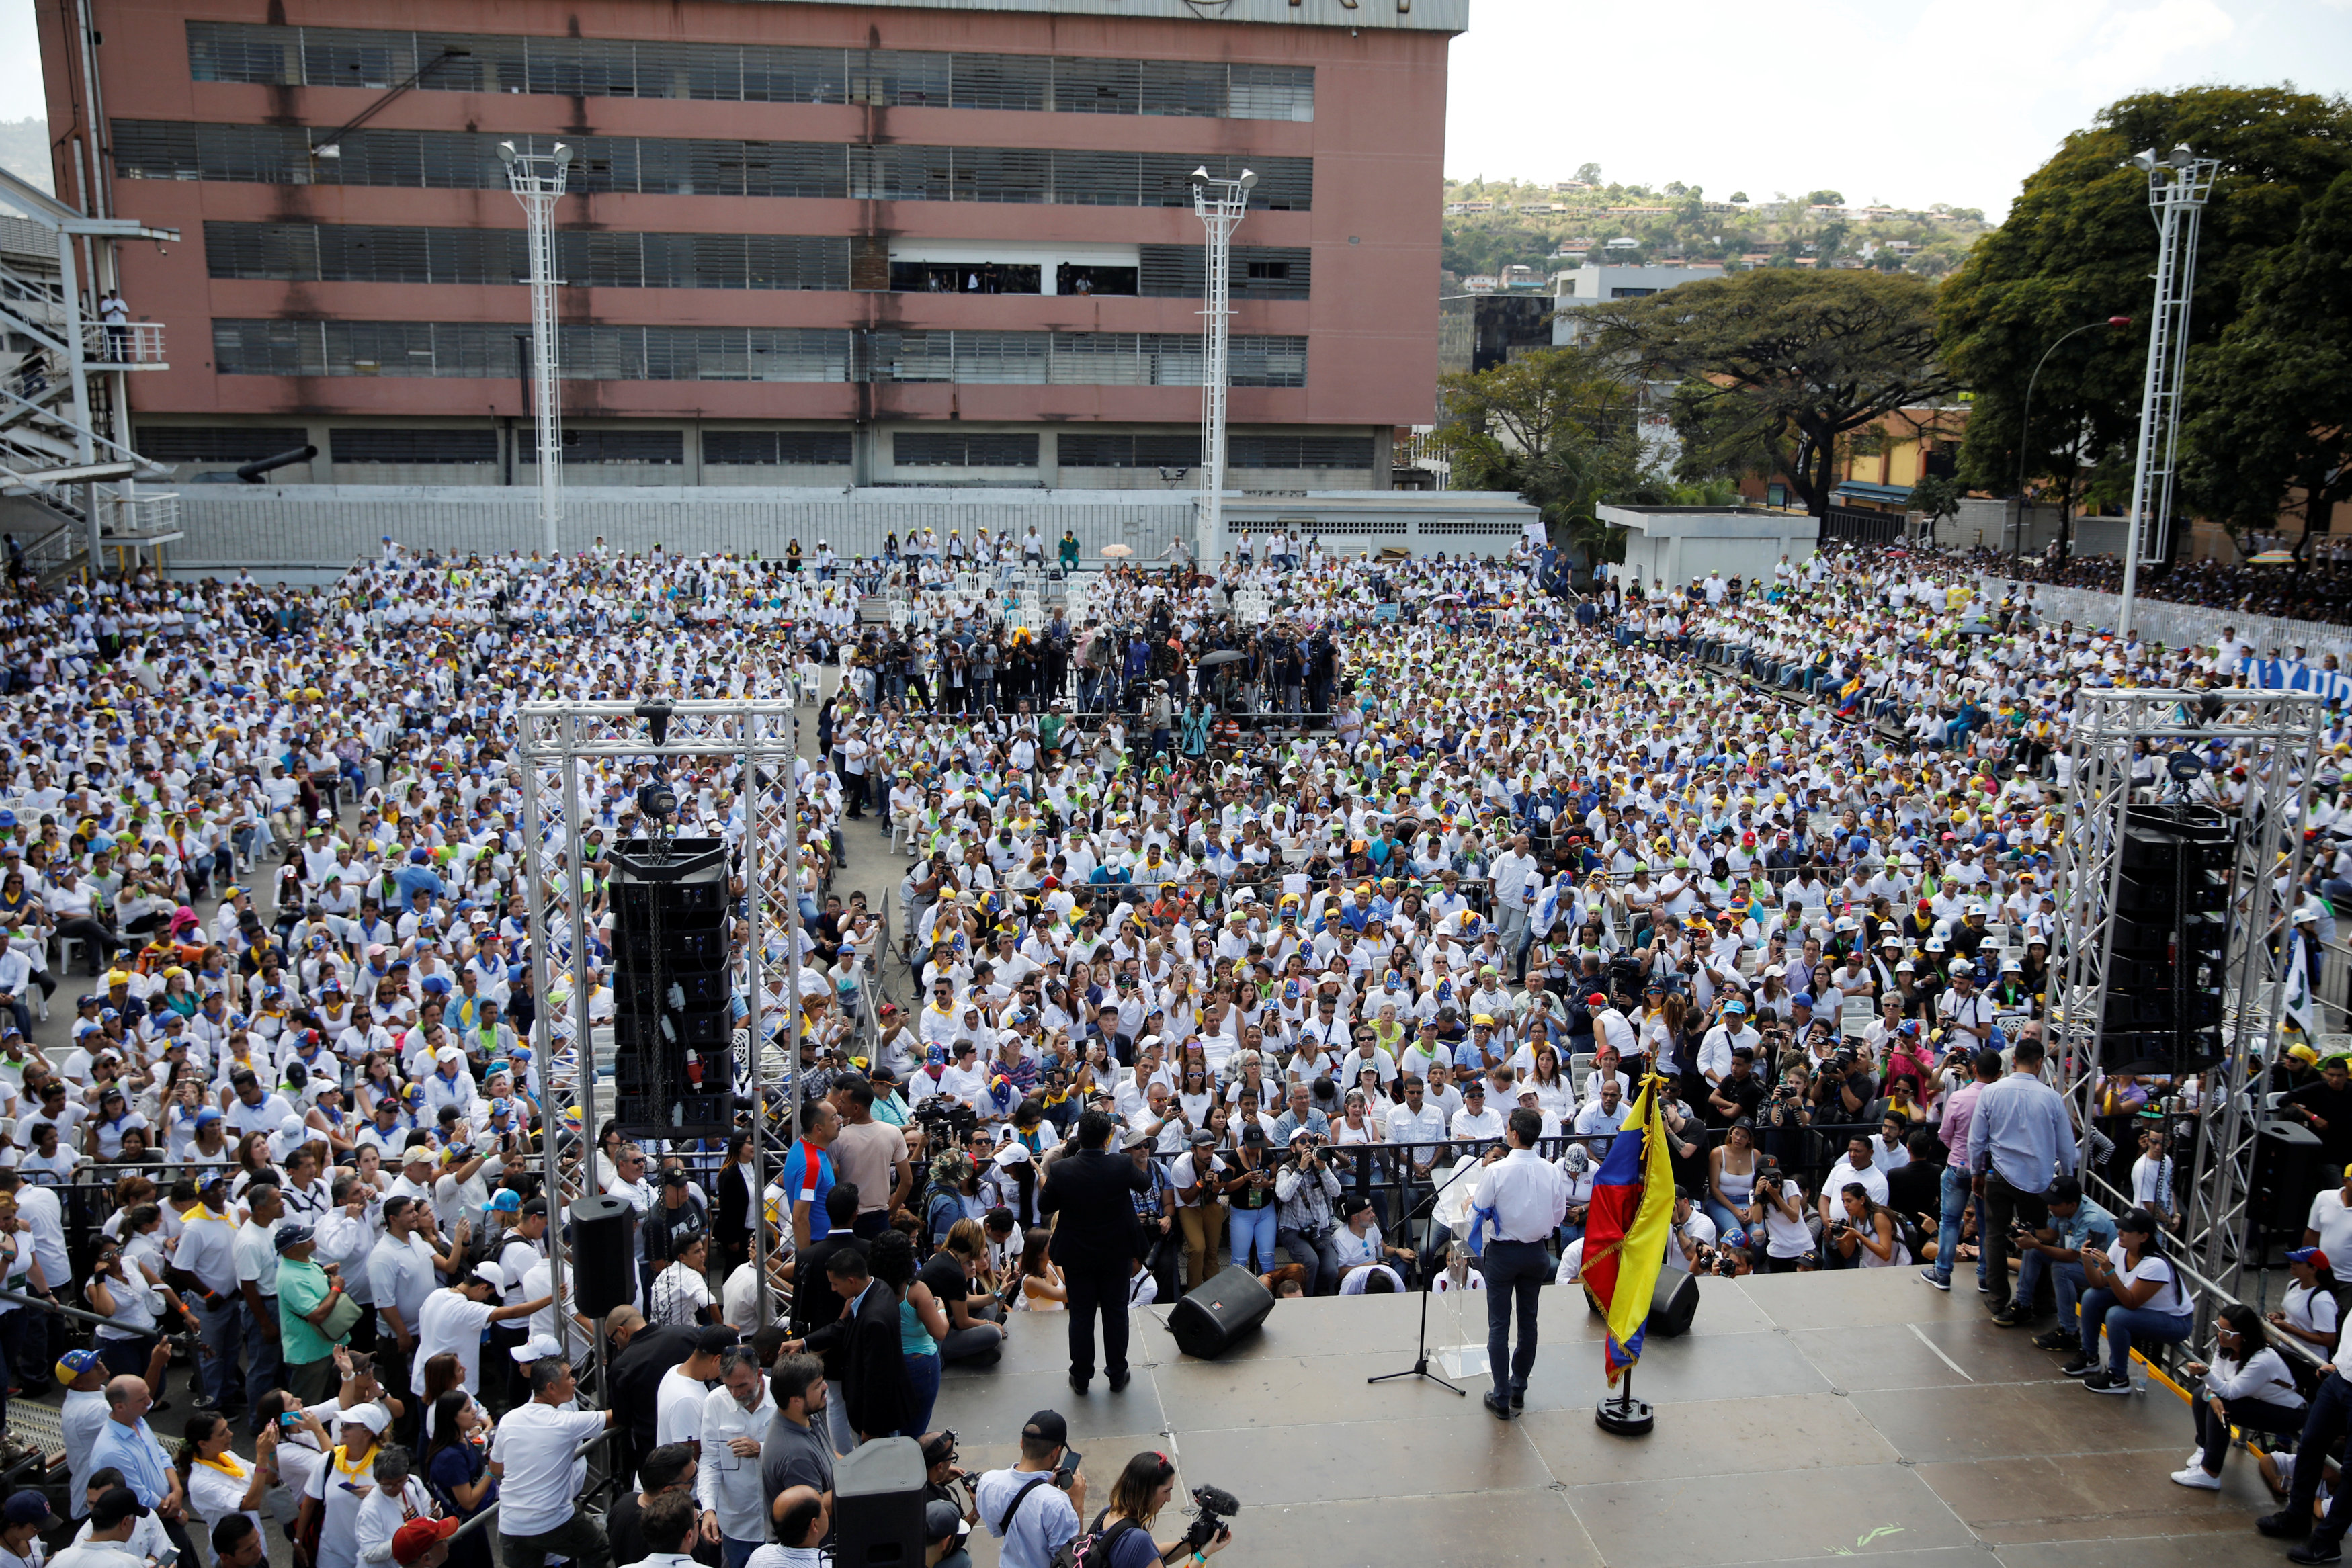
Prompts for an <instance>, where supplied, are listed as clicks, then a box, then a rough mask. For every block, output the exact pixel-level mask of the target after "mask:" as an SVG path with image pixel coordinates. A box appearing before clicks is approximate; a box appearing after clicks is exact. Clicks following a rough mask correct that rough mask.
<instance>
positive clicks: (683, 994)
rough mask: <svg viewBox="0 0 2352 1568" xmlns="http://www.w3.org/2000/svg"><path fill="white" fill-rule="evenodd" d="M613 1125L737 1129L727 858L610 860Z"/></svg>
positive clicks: (685, 847)
mask: <svg viewBox="0 0 2352 1568" xmlns="http://www.w3.org/2000/svg"><path fill="white" fill-rule="evenodd" d="M612 864H613V946H614V976H613V997H614V1009H613V1025H612V1027H613V1045H614V1061H613V1071H614V1108H613V1109H614V1123H615V1124H617V1125H618V1126H619V1127H620V1129H621V1131H622V1132H624V1133H625V1134H628V1135H630V1136H632V1137H645V1138H677V1137H686V1138H693V1137H719V1136H723V1135H724V1134H726V1133H728V1132H729V1131H730V1129H731V1128H732V1126H733V1124H734V1103H733V1101H732V1099H731V1098H730V1095H731V1092H732V1090H733V1087H734V1061H733V1055H732V1052H731V1051H730V1040H731V1039H732V1035H733V1030H734V1022H735V1019H734V1011H733V1007H732V1003H731V998H730V993H729V988H728V979H727V910H728V896H727V847H726V845H725V844H723V843H721V842H720V841H718V840H716V839H672V840H667V841H645V840H630V841H627V842H626V843H625V845H624V846H623V847H621V848H619V849H616V850H614V852H613V856H612Z"/></svg>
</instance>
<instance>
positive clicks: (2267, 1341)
mask: <svg viewBox="0 0 2352 1568" xmlns="http://www.w3.org/2000/svg"><path fill="white" fill-rule="evenodd" d="M2180 1370H2181V1371H2183V1372H2185V1373H2187V1374H2188V1375H2189V1376H2191V1377H2201V1378H2203V1379H2204V1380H2205V1386H2204V1387H2202V1388H2200V1389H2199V1390H2198V1391H2197V1396H2196V1397H2195V1398H2193V1399H2191V1400H2190V1401H2189V1415H2190V1416H2193V1417H2194V1418H2195V1421H2196V1426H2197V1446H2198V1448H2200V1450H2201V1452H2200V1455H2199V1457H2198V1459H2197V1462H2196V1463H2194V1464H2191V1465H2188V1466H2186V1467H2184V1468H2183V1469H2179V1470H2176V1471H2174V1472H2173V1476H2172V1479H2173V1481H2174V1483H2175V1484H2176V1485H2179V1486H2184V1487H2190V1488H2193V1489H2195V1490H2198V1491H2219V1490H2221V1462H2222V1461H2223V1460H2224V1459H2226V1458H2229V1457H2230V1437H2231V1432H2230V1429H2231V1427H2236V1428H2238V1429H2239V1430H2240V1431H2242V1432H2243V1433H2245V1434H2246V1435H2247V1436H2248V1437H2252V1436H2253V1435H2254V1434H2255V1433H2257V1432H2263V1433H2268V1434H2270V1435H2271V1436H2273V1437H2290V1436H2294V1435H2296V1434H2299V1433H2301V1432H2302V1430H2303V1415H2304V1397H2303V1395H2302V1393H2301V1391H2300V1390H2298V1389H2297V1388H2296V1387H2295V1383H2294V1374H2293V1373H2292V1372H2290V1371H2288V1370H2287V1364H2286V1361H2285V1359H2284V1357H2283V1356H2281V1355H2280V1354H2279V1353H2278V1352H2277V1351H2276V1350H2274V1349H2273V1348H2272V1346H2271V1338H2270V1331H2269V1329H2268V1328H2267V1327H2266V1326H2265V1325H2264V1324H2263V1314H2262V1313H2260V1312H2256V1311H2255V1310H2254V1309H2253V1308H2252V1307H2250V1306H2248V1305H2246V1304H2245V1303H2244V1302H2243V1301H2232V1302H2231V1303H2230V1304H2229V1305H2228V1306H2226V1307H2223V1308H2222V1309H2221V1313H2220V1315H2219V1316H2218V1317H2217V1318H2216V1319H2215V1321H2214V1323H2213V1360H2212V1362H2211V1363H2210V1364H2207V1363H2205V1362H2201V1361H2191V1362H2186V1363H2184V1364H2182V1365H2181V1368H2180Z"/></svg>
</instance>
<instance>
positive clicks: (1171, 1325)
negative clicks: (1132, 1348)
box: [1168, 1263, 1274, 1360]
mask: <svg viewBox="0 0 2352 1568" xmlns="http://www.w3.org/2000/svg"><path fill="white" fill-rule="evenodd" d="M1272 1311H1274V1292H1273V1291H1269V1290H1267V1289H1266V1288H1265V1281H1262V1280H1260V1279H1259V1278H1258V1277H1257V1276H1256V1275H1255V1274H1253V1273H1251V1272H1250V1271H1249V1270H1247V1269H1244V1268H1243V1267H1242V1266H1241V1265H1240V1264H1238V1263H1236V1264H1234V1265H1233V1266H1232V1267H1231V1268H1228V1269H1227V1270H1224V1272H1223V1273H1221V1274H1219V1275H1217V1276H1216V1277H1215V1278H1213V1279H1212V1280H1210V1281H1208V1282H1207V1283H1205V1284H1203V1285H1202V1286H1201V1287H1200V1288H1199V1289H1198V1290H1196V1291H1192V1293H1191V1294H1189V1295H1187V1296H1185V1297H1184V1299H1183V1300H1181V1301H1178V1302H1177V1303H1176V1304H1175V1305H1174V1306H1173V1307H1171V1308H1170V1309H1169V1310H1168V1332H1169V1333H1170V1334H1171V1335H1172V1336H1173V1337H1174V1339H1175V1341H1176V1348H1177V1349H1179V1350H1181V1351H1182V1352H1183V1353H1184V1354H1186V1355H1197V1356H1200V1357H1202V1359H1204V1360H1213V1359H1214V1358H1215V1357H1217V1356H1220V1355H1223V1354H1225V1352H1226V1351H1228V1350H1231V1349H1232V1348H1233V1347H1234V1343H1236V1342H1237V1341H1239V1340H1241V1339H1243V1338H1244V1337H1246V1336H1247V1335H1248V1334H1250V1333H1253V1332H1255V1329H1256V1328H1257V1326H1258V1325H1259V1324H1260V1323H1262V1322H1265V1315H1266V1313H1268V1312H1272Z"/></svg>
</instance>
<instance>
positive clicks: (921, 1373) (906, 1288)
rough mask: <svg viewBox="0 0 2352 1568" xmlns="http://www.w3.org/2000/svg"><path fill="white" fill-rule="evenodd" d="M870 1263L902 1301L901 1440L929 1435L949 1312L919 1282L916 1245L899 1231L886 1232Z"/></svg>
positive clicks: (937, 1398)
mask: <svg viewBox="0 0 2352 1568" xmlns="http://www.w3.org/2000/svg"><path fill="white" fill-rule="evenodd" d="M869 1261H870V1263H871V1266H872V1268H873V1270H874V1278H875V1279H876V1280H877V1281H880V1282H881V1283H883V1284H884V1285H887V1286H888V1287H889V1289H890V1290H891V1291H892V1292H893V1293H894V1294H896V1295H897V1296H898V1354H899V1355H900V1356H901V1357H902V1358H903V1359H904V1360H905V1362H906V1364H907V1386H908V1391H909V1392H910V1393H911V1394H912V1396H913V1397H912V1399H911V1400H910V1401H909V1403H908V1417H907V1424H906V1425H905V1426H904V1427H900V1428H898V1435H899V1436H900V1437H921V1436H922V1435H923V1434H924V1433H925V1432H927V1431H929V1430H930V1424H931V1406H934V1405H936V1404H938V1403H939V1398H940V1370H941V1369H942V1367H944V1365H945V1364H946V1363H945V1361H944V1359H943V1358H942V1357H941V1356H940V1341H941V1340H944V1339H945V1338H947V1337H948V1332H949V1324H948V1314H947V1309H945V1308H944V1307H942V1306H940V1299H939V1298H938V1297H937V1296H935V1295H933V1294H932V1293H931V1288H930V1287H929V1285H927V1284H925V1283H923V1281H920V1280H919V1279H917V1278H916V1277H915V1244H914V1243H913V1242H911V1241H909V1240H908V1239H907V1237H906V1233H905V1232H904V1231H899V1230H885V1231H884V1232H883V1233H882V1234H881V1235H879V1236H877V1237H876V1238H875V1239H874V1244H873V1248H872V1250H871V1253H870V1257H869Z"/></svg>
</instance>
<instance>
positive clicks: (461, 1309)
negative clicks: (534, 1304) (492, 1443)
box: [408, 1291, 561, 1529]
mask: <svg viewBox="0 0 2352 1568" xmlns="http://www.w3.org/2000/svg"><path fill="white" fill-rule="evenodd" d="M495 1310H496V1309H494V1308H493V1307H492V1306H491V1305H490V1303H489V1302H488V1301H475V1300H474V1299H473V1298H471V1297H470V1296H467V1295H466V1294H465V1293H464V1292H462V1291H434V1292H433V1293H432V1294H431V1295H429V1296H426V1297H425V1305H424V1306H423V1307H421V1308H419V1309H418V1311H417V1313H416V1354H415V1355H414V1356H412V1357H411V1358H410V1361H411V1364H412V1367H411V1370H410V1372H409V1375H408V1385H409V1387H410V1388H411V1389H412V1390H413V1391H415V1394H416V1396H418V1397H419V1398H422V1397H424V1395H425V1363H426V1362H428V1361H430V1360H432V1359H433V1358H434V1357H435V1356H436V1355H439V1354H441V1353H442V1352H443V1351H445V1350H446V1351H454V1352H456V1353H457V1364H458V1367H459V1368H460V1370H461V1371H462V1372H463V1373H464V1376H462V1377H461V1378H459V1380H458V1381H459V1382H461V1383H463V1384H464V1385H466V1386H467V1388H479V1387H480V1386H481V1385H482V1330H483V1328H484V1327H486V1326H487V1325H488V1322H489V1321H490V1313H491V1312H493V1311H495ZM558 1522H561V1521H558ZM549 1528H550V1529H552V1528H554V1527H553V1526H552V1525H551V1526H549Z"/></svg>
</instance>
